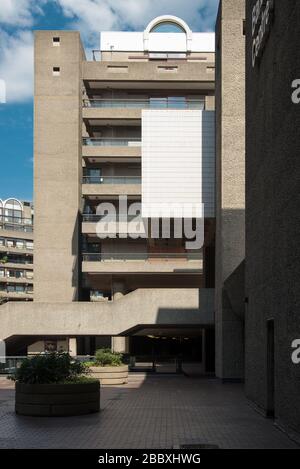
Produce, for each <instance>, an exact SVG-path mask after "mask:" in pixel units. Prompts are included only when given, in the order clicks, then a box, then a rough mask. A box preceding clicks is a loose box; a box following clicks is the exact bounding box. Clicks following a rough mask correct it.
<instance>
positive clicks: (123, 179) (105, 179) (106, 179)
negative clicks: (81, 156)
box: [82, 176, 142, 184]
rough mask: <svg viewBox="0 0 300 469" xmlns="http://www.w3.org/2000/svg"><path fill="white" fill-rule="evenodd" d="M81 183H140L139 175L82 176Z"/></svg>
mask: <svg viewBox="0 0 300 469" xmlns="http://www.w3.org/2000/svg"><path fill="white" fill-rule="evenodd" d="M82 182H83V184H141V182H142V179H141V177H140V176H83V178H82Z"/></svg>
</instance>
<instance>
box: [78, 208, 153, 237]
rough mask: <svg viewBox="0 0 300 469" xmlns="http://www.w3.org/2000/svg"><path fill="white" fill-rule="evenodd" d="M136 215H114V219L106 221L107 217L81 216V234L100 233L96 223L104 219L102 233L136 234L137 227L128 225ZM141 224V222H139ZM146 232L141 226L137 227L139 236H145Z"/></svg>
mask: <svg viewBox="0 0 300 469" xmlns="http://www.w3.org/2000/svg"><path fill="white" fill-rule="evenodd" d="M137 217H138V215H121V214H119V213H118V214H116V219H111V220H109V219H108V216H107V215H96V214H83V215H82V228H81V230H82V234H86V235H98V234H99V230H100V232H102V231H101V227H99V225H98V223H99V222H100V221H102V220H103V219H104V218H105V231H104V229H103V232H104V233H106V234H108V233H112V234H115V233H122V234H136V233H137V227H136V223H134V226H132V225H131V224H130V222H131V221H133V220H136V219H137ZM141 223H142V220H141ZM145 233H146V231H145V229H143V225H140V227H139V234H145Z"/></svg>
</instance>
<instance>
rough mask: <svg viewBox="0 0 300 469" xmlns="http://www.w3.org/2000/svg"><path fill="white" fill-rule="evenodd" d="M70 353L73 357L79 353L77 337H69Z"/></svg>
mask: <svg viewBox="0 0 300 469" xmlns="http://www.w3.org/2000/svg"><path fill="white" fill-rule="evenodd" d="M69 354H70V355H71V357H76V355H77V339H76V338H75V337H72V338H70V339H69Z"/></svg>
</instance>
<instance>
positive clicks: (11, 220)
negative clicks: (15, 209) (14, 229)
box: [0, 215, 33, 225]
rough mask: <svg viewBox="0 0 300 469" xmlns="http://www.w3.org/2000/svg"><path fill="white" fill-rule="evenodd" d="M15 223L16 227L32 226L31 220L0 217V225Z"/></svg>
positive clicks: (6, 216)
mask: <svg viewBox="0 0 300 469" xmlns="http://www.w3.org/2000/svg"><path fill="white" fill-rule="evenodd" d="M1 222H4V223H14V224H16V225H32V224H33V223H32V219H31V218H22V217H20V218H19V217H11V216H9V215H0V223H1Z"/></svg>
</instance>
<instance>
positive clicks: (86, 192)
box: [82, 176, 141, 197]
mask: <svg viewBox="0 0 300 469" xmlns="http://www.w3.org/2000/svg"><path fill="white" fill-rule="evenodd" d="M82 195H83V196H87V197H89V196H90V197H92V196H97V195H102V196H108V195H110V196H118V195H129V196H140V195H141V177H140V176H103V177H102V176H99V177H97V176H84V177H83V180H82Z"/></svg>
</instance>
